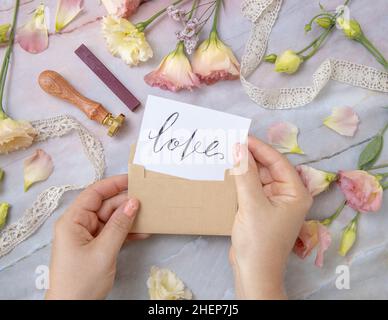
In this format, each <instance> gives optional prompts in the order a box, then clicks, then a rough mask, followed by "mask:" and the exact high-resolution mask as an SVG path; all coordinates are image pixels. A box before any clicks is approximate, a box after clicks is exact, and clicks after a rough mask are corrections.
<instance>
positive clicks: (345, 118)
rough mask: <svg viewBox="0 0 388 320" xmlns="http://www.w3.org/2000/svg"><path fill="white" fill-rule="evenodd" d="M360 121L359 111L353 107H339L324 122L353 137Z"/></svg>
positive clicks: (333, 128)
mask: <svg viewBox="0 0 388 320" xmlns="http://www.w3.org/2000/svg"><path fill="white" fill-rule="evenodd" d="M359 122H360V119H359V117H358V115H357V113H355V112H354V110H353V109H352V108H351V107H337V108H334V109H333V111H332V114H331V115H330V116H329V117H327V118H326V119H325V120H324V121H323V124H324V125H325V126H327V127H328V128H330V129H332V130H334V131H335V132H337V133H339V134H341V135H343V136H348V137H353V136H354V134H355V133H356V131H357V128H358V124H359Z"/></svg>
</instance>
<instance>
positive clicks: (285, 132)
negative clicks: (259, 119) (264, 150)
mask: <svg viewBox="0 0 388 320" xmlns="http://www.w3.org/2000/svg"><path fill="white" fill-rule="evenodd" d="M298 133H299V129H298V127H296V126H295V125H294V124H292V123H289V122H278V123H274V124H273V125H271V126H270V127H269V128H268V132H267V136H268V142H269V143H270V144H271V145H272V146H273V147H274V148H275V149H277V150H278V151H279V152H281V153H297V154H304V152H303V151H302V150H301V148H300V147H299V145H298Z"/></svg>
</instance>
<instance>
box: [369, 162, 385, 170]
mask: <svg viewBox="0 0 388 320" xmlns="http://www.w3.org/2000/svg"><path fill="white" fill-rule="evenodd" d="M386 167H388V163H383V164H379V165H377V166H373V167H370V168H369V169H368V171H372V170H376V169H383V168H386Z"/></svg>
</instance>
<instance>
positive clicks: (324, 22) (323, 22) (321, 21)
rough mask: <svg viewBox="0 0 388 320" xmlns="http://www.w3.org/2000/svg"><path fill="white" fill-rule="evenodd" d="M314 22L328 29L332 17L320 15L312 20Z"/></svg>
mask: <svg viewBox="0 0 388 320" xmlns="http://www.w3.org/2000/svg"><path fill="white" fill-rule="evenodd" d="M314 21H315V23H316V24H317V25H318V26H320V27H321V28H323V29H329V28H330V27H331V26H332V25H333V24H334V21H333V19H331V18H329V17H321V18H317V19H315V20H314Z"/></svg>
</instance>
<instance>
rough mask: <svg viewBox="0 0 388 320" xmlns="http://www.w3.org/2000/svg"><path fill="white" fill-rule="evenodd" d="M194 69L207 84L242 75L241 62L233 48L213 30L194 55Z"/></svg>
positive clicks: (233, 78)
mask: <svg viewBox="0 0 388 320" xmlns="http://www.w3.org/2000/svg"><path fill="white" fill-rule="evenodd" d="M192 65H193V71H194V73H195V74H196V75H197V76H198V78H199V79H200V81H201V82H203V83H206V84H207V85H210V84H213V83H215V82H217V81H219V80H235V79H238V78H239V77H240V63H239V62H238V61H237V59H236V57H235V56H234V54H233V52H232V50H231V49H230V48H229V47H228V46H226V45H225V44H224V43H223V42H222V41H221V40H220V38H219V37H218V35H217V32H216V31H212V32H211V33H210V36H209V38H208V39H207V40H205V41H204V42H202V43H201V44H200V46H199V47H198V49H197V50H196V51H195V53H194V56H193V62H192Z"/></svg>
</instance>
